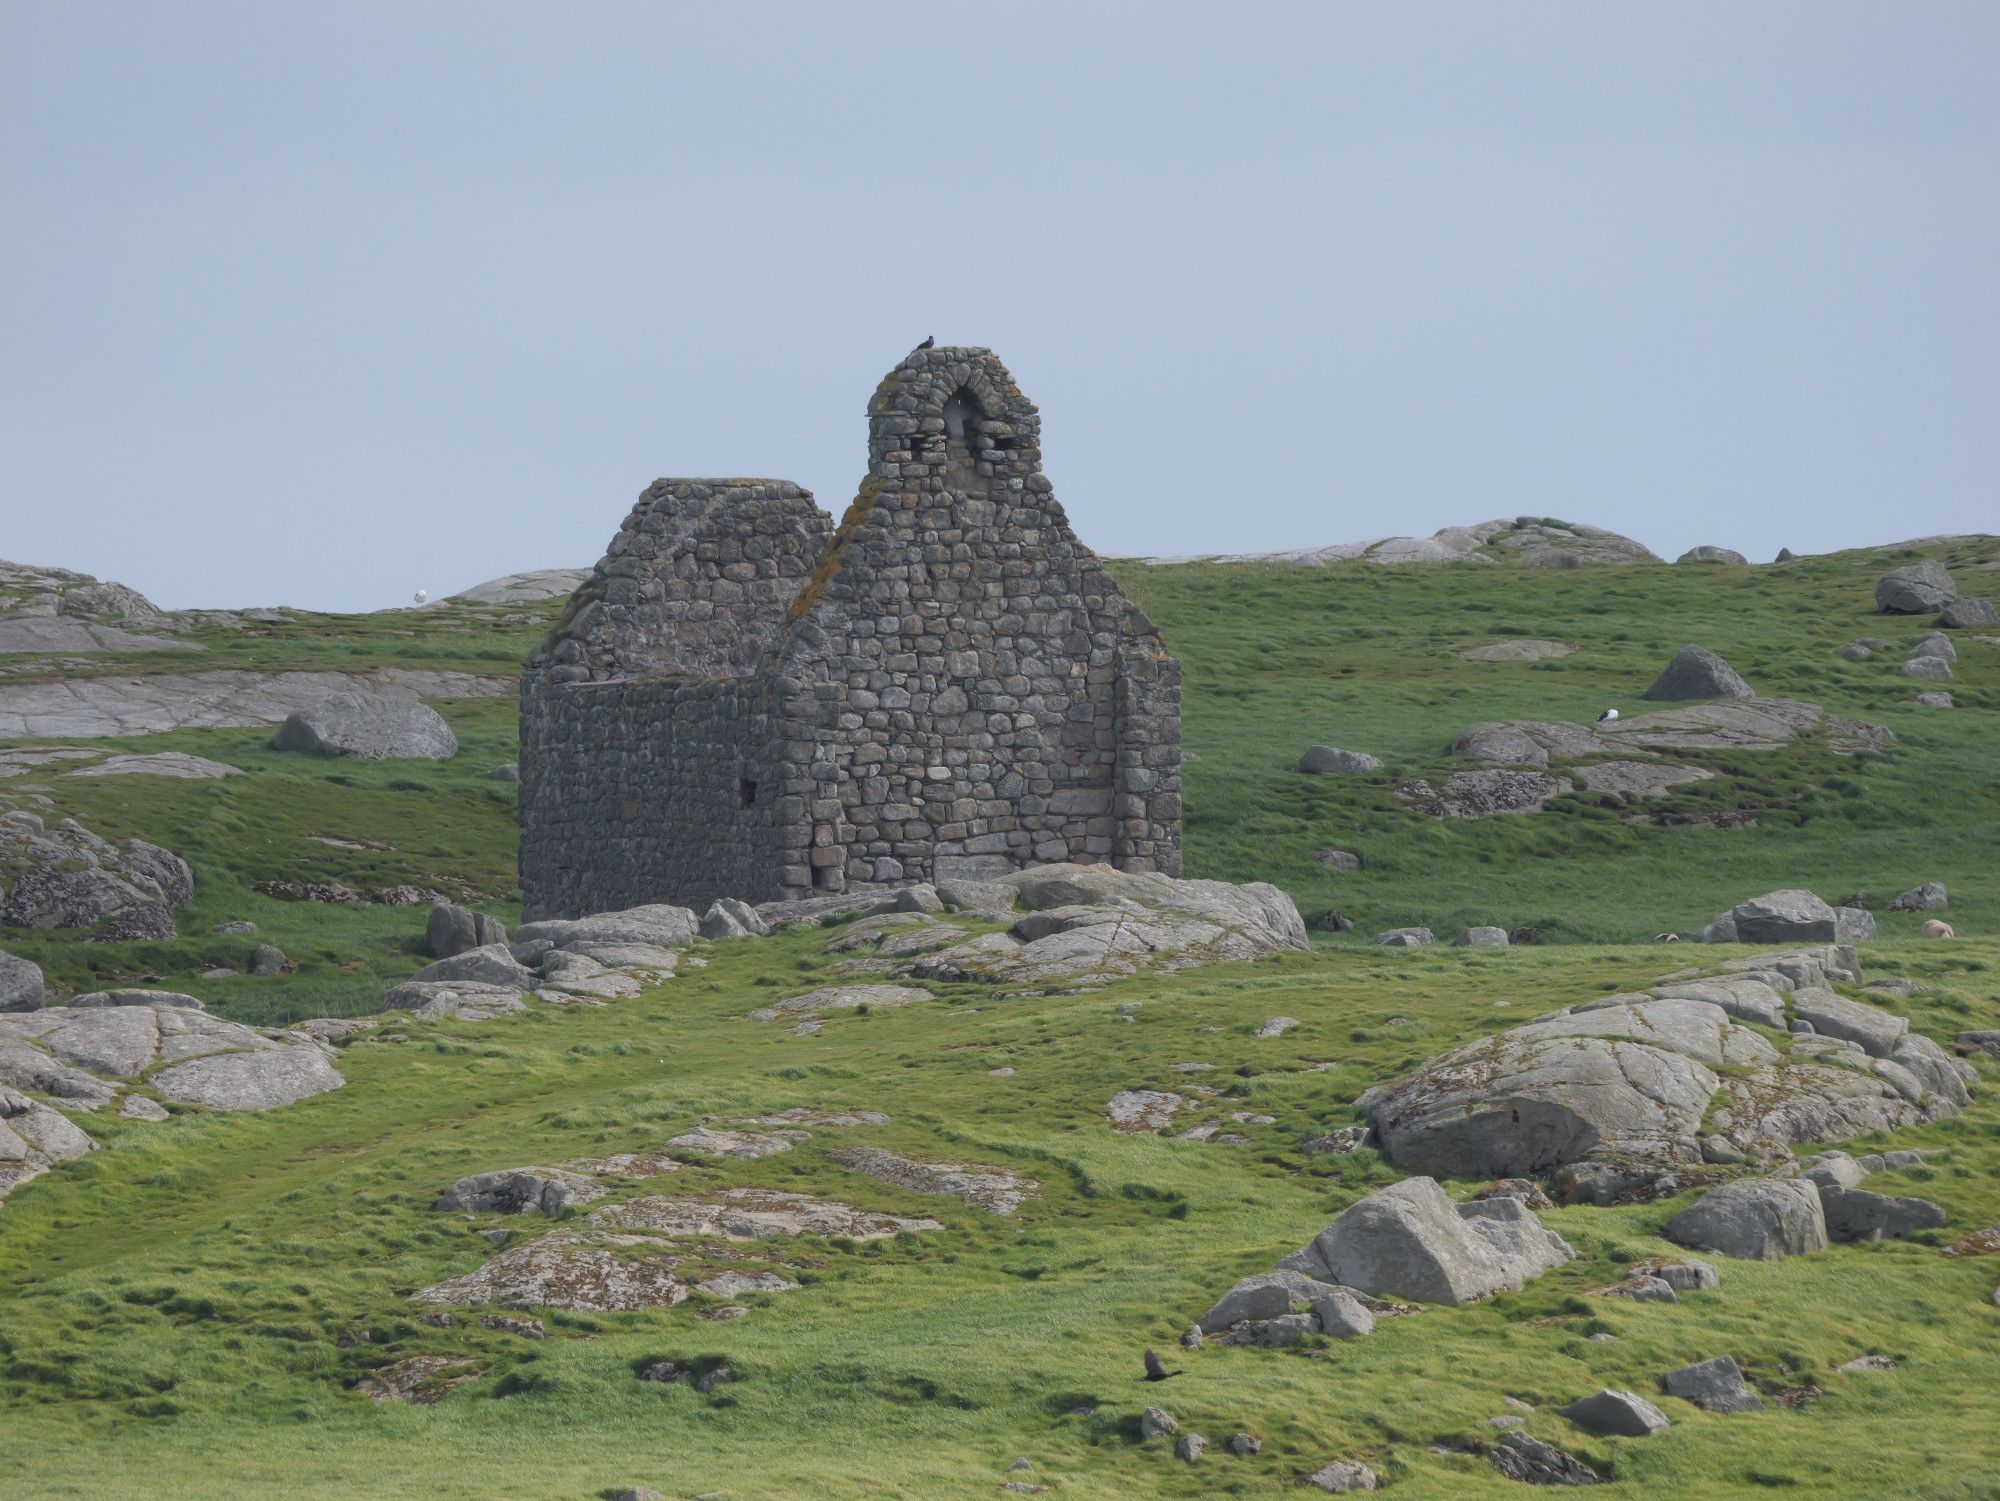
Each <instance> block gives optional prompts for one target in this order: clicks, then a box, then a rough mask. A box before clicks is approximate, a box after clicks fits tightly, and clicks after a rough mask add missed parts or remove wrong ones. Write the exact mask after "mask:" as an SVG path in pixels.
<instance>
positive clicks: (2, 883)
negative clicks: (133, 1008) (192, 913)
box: [0, 813, 194, 941]
mask: <svg viewBox="0 0 2000 1501" xmlns="http://www.w3.org/2000/svg"><path fill="white" fill-rule="evenodd" d="M193 900H194V872H193V871H192V870H190V869H189V868H188V864H187V862H186V861H185V860H183V859H181V858H180V856H178V855H176V854H174V853H172V852H171V851H169V850H163V849H161V848H160V847H159V846H158V845H154V844H148V843H146V842H145V841H144V840H143V839H127V840H125V841H123V842H122V843H119V844H113V843H112V842H111V841H110V840H108V839H101V838H99V837H98V836H97V835H95V834H93V833H91V832H90V830H88V829H86V828H85V827H84V826H83V825H82V824H80V823H78V822H77V821H76V820H75V819H72V818H65V819H63V820H62V821H61V822H60V823H58V824H56V825H54V826H53V827H49V826H45V825H44V824H43V822H42V820H41V819H40V818H38V817H36V816H35V815H33V814H26V813H16V814H11V815H9V816H8V817H6V818H0V926H9V927H16V928H62V929H83V930H88V931H87V936H88V937H90V938H92V939H103V940H107V941H109V940H123V939H135V938H172V937H173V936H174V917H173V909H174V908H176V907H182V906H186V905H187V904H188V903H189V902H191V901H193Z"/></svg>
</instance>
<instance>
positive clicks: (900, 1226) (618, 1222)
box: [585, 1188, 944, 1241]
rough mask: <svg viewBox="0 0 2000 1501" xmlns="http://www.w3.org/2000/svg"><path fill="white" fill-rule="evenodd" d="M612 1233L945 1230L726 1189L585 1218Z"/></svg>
mask: <svg viewBox="0 0 2000 1501" xmlns="http://www.w3.org/2000/svg"><path fill="white" fill-rule="evenodd" d="M585 1218H586V1220H587V1222H588V1223H590V1224H592V1225H601V1226H604V1227H606V1228H607V1229H613V1230H642V1231H646V1232H648V1233H650V1234H653V1235H665V1236H712V1237H716V1236H719V1237H721V1238H722V1239H724V1240H741V1241H756V1240H769V1239H772V1238H773V1237H775V1236H781V1235H826V1236H835V1235H838V1236H844V1237H846V1238H847V1239H849V1240H885V1239H887V1238H888V1237H890V1236H892V1235H900V1234H902V1233H903V1232H904V1231H917V1230H942V1229H943V1228H944V1226H943V1225H942V1224H940V1223H939V1222H938V1221H937V1220H932V1219H921V1218H913V1217H905V1216H902V1215H894V1214H883V1213H880V1212H877V1211H874V1210H867V1209H856V1208H855V1207H854V1206H853V1205H851V1204H843V1203H840V1202H839V1201H837V1200H834V1199H820V1198H814V1197H812V1196H811V1195H808V1194H795V1193H780V1192H777V1191H776V1190H773V1189H767V1188H728V1189H724V1190H723V1191H722V1192H721V1193H720V1194H717V1195H714V1196H712V1197H708V1198H700V1199H676V1198H668V1197H663V1196H657V1195H656V1196H648V1197H644V1198H637V1199H628V1200H626V1201H625V1202H624V1203H622V1204H607V1205H603V1206H600V1207H599V1208H596V1209H593V1210H591V1211H590V1213H589V1214H588V1215H587V1216H586V1217H585Z"/></svg>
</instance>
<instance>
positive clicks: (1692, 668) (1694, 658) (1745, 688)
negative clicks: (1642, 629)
mask: <svg viewBox="0 0 2000 1501" xmlns="http://www.w3.org/2000/svg"><path fill="white" fill-rule="evenodd" d="M1640 696H1641V697H1642V698H1646V699H1650V700H1652V701H1653V702H1655V703H1675V702H1679V701H1681V700H1684V699H1711V698H1755V697H1756V696H1757V695H1756V694H1755V693H1753V692H1752V691H1751V689H1750V685H1749V684H1748V683H1746V682H1744V681H1743V679H1742V678H1740V677H1738V676H1737V675H1736V671H1735V669H1734V668H1732V667H1731V666H1730V665H1729V664H1728V663H1727V662H1725V661H1723V660H1722V658H1720V657H1718V656H1717V655H1716V654H1715V653H1714V652H1712V651H1710V650H1709V649H1708V648H1707V647H1705V646H1683V647H1682V648H1681V649H1680V650H1679V651H1678V652H1676V653H1674V659H1673V660H1672V661H1671V662H1669V663H1667V665H1666V666H1665V667H1664V668H1663V669H1662V670H1661V672H1660V675H1659V676H1658V677H1657V678H1655V679H1653V685H1652V686H1651V687H1650V688H1648V689H1647V690H1646V691H1645V692H1644V693H1643V694H1641V695H1640Z"/></svg>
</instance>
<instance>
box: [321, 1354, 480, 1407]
mask: <svg viewBox="0 0 2000 1501" xmlns="http://www.w3.org/2000/svg"><path fill="white" fill-rule="evenodd" d="M485 1374H486V1372H485V1371H484V1370H482V1369H481V1368H480V1367H479V1366H477V1365H475V1364H474V1363H473V1362H472V1361H469V1360H463V1359H460V1358H459V1357H458V1356H455V1355H412V1356H409V1357H408V1358H406V1359H403V1360H399V1361H396V1362H395V1363H394V1364H392V1365H385V1366H383V1367H382V1368H381V1369H380V1370H378V1371H376V1372H375V1373H374V1374H373V1375H370V1376H363V1377H362V1378H361V1379H360V1380H359V1381H357V1382H355V1383H354V1389H355V1390H356V1391H358V1392H360V1393H361V1394H362V1395H363V1396H365V1397H367V1398H368V1399H369V1400H370V1401H372V1402H414V1403H415V1404H417V1405H418V1406H420V1407H429V1406H431V1405H433V1404H434V1403H437V1402H441V1401H443V1400H444V1399H445V1397H447V1396H448V1395H450V1393H451V1392H452V1391H453V1390H454V1389H455V1388H457V1387H461V1386H464V1385H465V1384H466V1383H467V1382H468V1381H477V1380H478V1379H479V1378H480V1377H481V1376H483V1375H485Z"/></svg>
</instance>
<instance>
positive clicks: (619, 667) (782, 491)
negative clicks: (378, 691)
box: [520, 479, 832, 919]
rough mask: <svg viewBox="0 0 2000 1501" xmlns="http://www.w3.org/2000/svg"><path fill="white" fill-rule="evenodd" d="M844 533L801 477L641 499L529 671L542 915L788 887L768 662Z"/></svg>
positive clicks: (531, 862)
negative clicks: (771, 766) (775, 841)
mask: <svg viewBox="0 0 2000 1501" xmlns="http://www.w3.org/2000/svg"><path fill="white" fill-rule="evenodd" d="M831 530H832V522H831V521H830V520H829V519H828V518H827V516H826V514H825V513H824V512H822V511H821V510H820V509H819V508H818V507H817V506H815V505H814V504H813V499H812V496H811V494H810V493H809V492H807V491H805V490H802V489H800V488H799V487H798V486H797V485H793V484H789V483H787V482H785V481H783V480H754V479H717V480H686V479H679V480H669V479H663V480H659V481H657V482H655V483H654V484H653V485H652V486H651V487H650V488H649V489H647V491H646V492H645V494H643V495H641V496H640V497H639V501H638V504H636V505H635V506H633V508H632V511H631V513H630V514H629V515H627V516H626V518H625V522H624V524H623V525H622V526H621V527H620V528H619V530H618V535H617V536H615V537H614V538H612V541H611V546H610V547H609V549H607V551H606V552H605V555H604V559H603V561H601V562H600V563H599V564H598V565H597V567H596V569H595V570H594V572H593V573H592V575H591V577H590V578H589V579H588V580H587V581H586V582H585V583H584V584H583V586H582V587H581V588H579V589H578V590H577V591H576V593H575V594H574V595H572V596H571V599H570V603H569V605H568V607H567V609H566V610H565V612H564V614H563V618H562V620H561V622H560V623H559V624H558V625H557V626H556V628H555V630H554V631H553V632H552V633H551V634H550V637H549V639H548V641H546V642H545V643H544V644H543V645H542V647H541V648H540V649H539V650H537V651H536V652H535V654H534V655H533V656H532V657H530V658H529V661H528V665H527V668H526V670H525V671H524V672H523V673H522V676H521V787H520V795H521V855H520V868H521V896H522V904H523V908H524V910H525V912H526V914H527V916H528V917H529V918H530V919H533V918H540V917H555V916H575V915H577V914H579V913H584V912H598V911H604V910H607V909H610V908H617V907H629V906H634V905H637V904H639V903H642V902H652V901H676V902H692V901H696V900H701V901H707V900H710V899H712V898H713V897H715V896H736V895H740V894H742V893H743V892H746V891H753V890H769V889H774V888H775V887H776V885H777V877H776V875H775V872H774V871H773V870H772V869H771V867H770V843H771V841H770V834H769V826H770V819H771V817H772V807H773V802H774V798H773V796H772V795H771V793H770V789H771V787H772V782H771V777H770V773H769V772H768V770H760V767H762V766H764V764H765V762H766V761H767V758H768V749H769V747H768V730H767V726H768V718H767V716H764V715H763V714H762V713H761V711H760V709H759V708H758V705H759V703H760V702H761V693H760V690H759V689H758V687H757V685H756V684H755V682H754V681H753V679H752V677H751V674H752V672H753V670H754V668H755V666H756V662H757V657H758V653H759V652H760V651H761V650H762V648H763V647H764V646H766V645H767V644H768V643H769V642H770V640H771V638H772V637H773V635H775V633H776V632H777V630H778V627H779V626H780V625H781V624H782V623H783V621H784V620H785V619H786V612H787V611H788V609H789V608H790V606H791V604H792V602H793V600H795V599H796V598H797V597H798V593H799V589H800V587H801V586H802V585H803V583H804V581H805V579H806V576H807V575H808V573H809V572H810V571H811V568H812V565H813V562H814V560H815V559H816V558H817V557H818V556H819V554H820V552H821V551H822V550H823V548H824V546H825V543H826V539H827V535H828V533H829V532H830V531H831ZM746 789H763V795H762V797H761V800H760V798H759V794H758V792H757V791H755V790H752V791H750V792H749V794H748V797H747V800H746ZM796 816H797V812H796V810H794V817H796Z"/></svg>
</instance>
